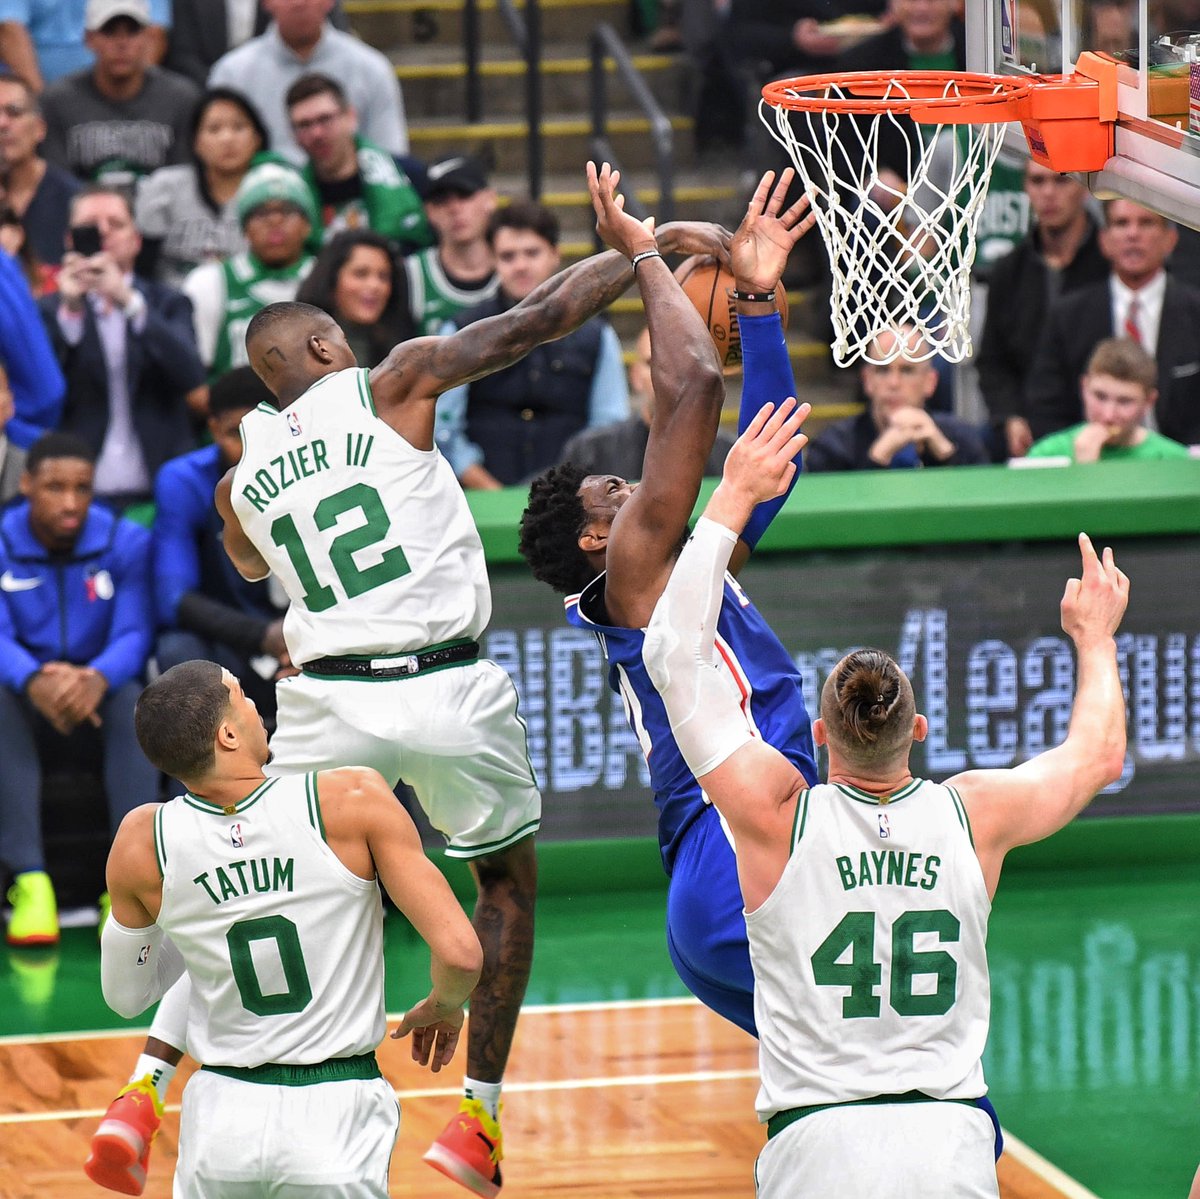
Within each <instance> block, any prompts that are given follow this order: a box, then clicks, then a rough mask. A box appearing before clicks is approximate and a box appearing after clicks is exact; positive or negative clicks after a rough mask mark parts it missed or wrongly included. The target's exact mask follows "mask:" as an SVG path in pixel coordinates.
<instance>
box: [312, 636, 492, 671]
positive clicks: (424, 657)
mask: <svg viewBox="0 0 1200 1199" xmlns="http://www.w3.org/2000/svg"><path fill="white" fill-rule="evenodd" d="M478 658H479V642H478V641H447V642H445V643H444V644H443V645H431V646H429V648H428V649H419V650H417V651H416V652H415V653H412V654H378V655H364V656H361V657H360V656H350V657H345V658H315V659H313V661H311V662H305V663H304V665H303V666H302V667H301V670H302V671H303V672H304V673H305V674H311V675H317V676H318V677H319V678H323V679H328V678H336V679H410V678H413V677H414V676H415V675H418V674H428V673H430V671H434V670H442V669H443V668H445V667H447V666H461V665H463V664H464V663H467V662H474V661H476V660H477V659H478Z"/></svg>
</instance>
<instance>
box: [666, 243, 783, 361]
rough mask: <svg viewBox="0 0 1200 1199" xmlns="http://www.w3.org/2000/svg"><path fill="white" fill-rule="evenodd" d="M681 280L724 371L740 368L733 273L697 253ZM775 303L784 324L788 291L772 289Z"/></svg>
mask: <svg viewBox="0 0 1200 1199" xmlns="http://www.w3.org/2000/svg"><path fill="white" fill-rule="evenodd" d="M680 284H681V285H682V287H683V290H684V293H685V294H686V296H687V298H688V299H689V300H691V302H692V305H693V307H695V309H696V311H697V312H698V313H700V315H701V317H703V318H704V323H705V324H706V325H707V326H708V333H709V336H710V337H711V338H712V339H713V345H715V346H716V347H717V357H718V358H719V359H720V360H721V368H722V370H724V372H725V373H726V374H727V375H736V374H738V373H739V372H740V371H741V369H742V339H741V336H740V335H739V333H738V323H737V301H736V300H734V298H733V274H732V272H730V271H728V270H726V269H725V268H724V267H723V266H721V264H720V263H718V262H717V261H715V260H714V259H712V258H703V257H699V258H696V259H694V260H689V261H688V262H685V263H684V264H683V267H682V268H681V271H680ZM775 306H776V307H777V308H778V309H779V315H780V316H781V317H782V318H783V327H784V328H785V329H786V328H787V322H788V306H787V295H786V294H785V292H784V290H783V287H782V286H779V287H777V288H776V289H775Z"/></svg>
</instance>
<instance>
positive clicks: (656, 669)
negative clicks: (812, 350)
mask: <svg viewBox="0 0 1200 1199" xmlns="http://www.w3.org/2000/svg"><path fill="white" fill-rule="evenodd" d="M808 411H809V408H808V405H807V404H805V405H802V406H801V407H800V408H796V406H795V401H794V400H788V401H786V402H785V403H784V404H783V405H781V406H780V407H779V408H778V409H776V408H774V407H773V406H772V405H767V406H766V407H765V408H764V409H763V410H762V411H761V412H760V413H759V415H758V416H757V417H756V418H755V419H754V421H752V422H751V424H750V427H749V428H748V429H747V430H746V432H745V433H743V434H742V436H741V437H739V438H738V440H737V443H736V444H735V445H734V447H733V449H732V450H731V451H730V453H729V457H728V458H727V459H726V462H725V470H724V473H723V475H722V479H721V482H720V484H718V486H717V489H716V491H714V492H713V495H712V498H711V499H710V500H709V502H708V505H707V507H706V508H705V512H704V516H703V517H702V518H701V519H700V521H699V522H698V523H697V525H696V530H695V532H694V533H693V534H692V537H691V539H690V540H689V541H688V543H687V545H686V546H685V547H684V550H683V552H682V554H680V556H679V560H678V561H677V562H676V564H675V569H674V570H673V571H672V572H671V577H670V579H669V580H668V582H667V585H666V587H665V588H664V590H663V593H662V597H661V598H660V599H659V601H658V604H657V605H656V606H655V609H654V614H653V616H652V617H651V620H650V623H649V626H648V627H647V629H646V640H645V647H644V650H643V656H644V658H645V662H646V669H647V670H648V671H649V673H650V677H651V678H652V680H653V681H654V684H655V686H656V687H657V688H658V690H659V693H660V694H661V695H662V698H663V702H664V704H665V705H666V709H667V717H668V719H669V720H670V722H671V731H672V733H673V735H674V737H675V741H676V743H677V744H678V746H679V749H680V752H681V753H682V754H683V757H684V760H685V761H686V762H687V764H688V768H689V769H690V770H691V771H692V773H693V774H695V776H696V778H697V779H698V780H699V782H700V784H701V786H702V787H703V788H704V791H705V794H707V795H708V797H709V798H710V799H711V800H712V802H713V803H714V804H715V805H716V807H717V808H718V810H719V811H720V812H721V814H722V816H724V817H725V819H726V820H727V821H728V822H729V826H730V828H731V830H732V831H733V838H734V844H735V847H736V850H737V855H738V877H739V879H740V880H741V883H742V891H743V896H744V898H745V901H746V906H747V907H748V908H751V909H753V908H755V907H757V906H758V905H759V904H760V903H761V902H762V901H763V900H764V899H765V898H766V897H767V895H769V894H770V893H771V891H772V890H773V889H774V887H775V884H776V882H778V880H779V876H780V874H781V873H782V871H783V868H784V866H785V865H786V864H787V858H788V849H789V838H788V830H789V828H790V825H791V820H792V813H793V808H794V803H793V801H794V798H795V796H796V794H797V792H798V791H799V790H800V789H801V788H802V787H803V786H804V779H803V777H802V776H801V774H800V772H799V771H798V770H797V769H796V768H795V767H794V766H793V765H792V764H791V762H789V761H788V760H787V758H785V757H784V756H783V754H781V753H780V752H779V751H778V750H776V749H774V748H772V747H771V746H770V745H767V744H766V742H764V741H762V740H760V739H758V738H755V737H754V736H753V735H752V734H751V732H750V729H749V727H748V726H747V723H746V719H745V716H744V714H743V713H742V710H741V697H740V696H739V695H737V694H736V693H735V692H734V690H733V687H732V684H731V683H730V681H729V679H728V678H727V677H726V676H725V675H723V674H722V673H721V672H720V671H719V670H718V668H717V666H716V663H715V661H714V657H713V654H714V649H713V643H714V640H715V634H716V626H717V617H718V614H719V612H720V608H721V598H722V594H723V591H724V575H725V569H726V567H727V565H728V562H729V556H730V554H731V553H732V551H733V548H734V546H735V544H736V543H737V539H738V535H739V534H740V533H741V530H742V528H743V526H744V525H745V523H746V521H747V520H748V519H749V518H750V516H751V514H752V513H753V511H754V509H755V507H756V506H757V505H758V504H759V503H761V502H763V501H765V500H769V499H771V498H773V497H774V496H776V495H779V494H781V493H782V492H784V491H786V489H787V487H788V484H789V483H790V482H791V480H792V478H793V476H794V474H795V470H796V466H795V463H794V461H793V459H794V458H795V456H796V454H798V453H799V452H800V450H801V449H802V448H803V445H804V442H805V437H804V434H802V433H801V432H800V431H799V430H800V424H801V422H802V421H803V420H804V418H805V417H806V416H807V415H808Z"/></svg>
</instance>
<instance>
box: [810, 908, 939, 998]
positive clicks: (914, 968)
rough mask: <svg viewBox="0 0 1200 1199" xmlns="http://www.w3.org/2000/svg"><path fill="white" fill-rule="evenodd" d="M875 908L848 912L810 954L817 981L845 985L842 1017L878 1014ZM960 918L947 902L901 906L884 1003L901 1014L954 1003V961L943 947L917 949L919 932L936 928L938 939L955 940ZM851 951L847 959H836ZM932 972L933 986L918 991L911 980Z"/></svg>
mask: <svg viewBox="0 0 1200 1199" xmlns="http://www.w3.org/2000/svg"><path fill="white" fill-rule="evenodd" d="M876 916H877V913H875V912H847V913H846V914H845V916H843V917H842V919H841V920H839V921H838V924H837V927H836V928H834V930H833V932H831V933H830V934H829V936H828V937H826V938H825V940H824V941H822V942H821V944H820V947H819V948H818V949H817V951H816V953H814V954H813V955H812V959H811V960H812V970H813V981H814V982H815V983H816V984H817V986H819V987H848V988H849V990H850V993H849V994H848V995H846V996H845V997H844V998H843V999H842V1018H843V1019H844V1020H855V1019H860V1018H862V1017H872V1016H878V1015H879V1014H880V1011H881V1010H882V1004H881V1001H880V998H879V996H878V995H877V994H876V988H877V987H879V986H880V985H881V983H882V982H883V967H882V966H881V965H880V964H879V962H877V961H876V960H875V921H876ZM959 927H960V925H959V920H958V917H957V916H955V915H954V913H953V912H948V911H946V909H945V908H936V909H934V910H932V911H924V910H920V909H918V910H916V911H907V912H902V913H901V914H900V915H899V916H897V917H896V920H895V922H894V923H893V925H892V969H891V977H890V978H889V980H888V1003H889V1005H890V1006H891V1008H892V1009H893V1011H895V1012H897V1013H898V1014H899V1015H901V1016H941V1015H944V1014H945V1013H946V1012H948V1011H949V1010H950V1008H952V1007H953V1006H954V1000H955V990H956V985H957V982H958V963H957V962H956V961H955V960H954V958H953V957H951V956H950V954H948V953H947V952H946V951H945V950H944V949H933V950H918V949H917V948H916V945H915V939H916V936H917V934H918V933H935V934H936V935H937V939H938V941H939V942H941V943H945V942H947V941H957V940H958V938H959ZM847 953H849V955H850V960H849V961H848V962H844V961H839V960H838V959H839V958H843V957H845V955H846V954H847ZM929 975H932V976H933V978H934V979H936V984H937V985H936V988H935V989H934V990H932V991H930V990H929V989H928V987H923V988H922V990H921V993H920V994H918V993H917V992H916V989H915V987H914V980H915V979H916V978H919V977H923V976H929Z"/></svg>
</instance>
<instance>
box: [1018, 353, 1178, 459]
mask: <svg viewBox="0 0 1200 1199" xmlns="http://www.w3.org/2000/svg"><path fill="white" fill-rule="evenodd" d="M1157 382H1158V367H1157V366H1156V365H1155V362H1154V359H1153V358H1152V357H1151V356H1150V355H1149V354H1148V353H1147V352H1146V351H1145V350H1144V349H1142V347H1141V346H1139V345H1138V344H1137V342H1135V341H1132V340H1131V339H1129V338H1126V337H1109V338H1106V339H1105V340H1104V341H1102V342H1100V343H1099V344H1098V345H1097V346H1096V348H1095V349H1094V350H1093V351H1092V356H1091V358H1089V359H1088V364H1087V370H1086V371H1085V372H1084V375H1083V378H1082V379H1081V380H1080V391H1081V393H1082V396H1083V415H1084V418H1085V419H1084V422H1083V424H1081V425H1074V426H1072V427H1071V428H1069V429H1062V430H1061V431H1059V432H1058V433H1051V434H1050V435H1049V436H1048V437H1043V438H1042V439H1041V441H1035V442H1034V443H1033V445H1032V446H1031V447H1030V449H1029V457H1030V458H1058V457H1063V458H1070V459H1071V461H1072V462H1078V463H1084V462H1127V461H1133V460H1139V461H1145V460H1148V459H1155V458H1186V457H1187V456H1188V451H1187V448H1186V447H1185V446H1182V445H1180V444H1179V442H1177V441H1172V440H1171V439H1170V438H1169V437H1164V436H1163V435H1162V434H1161V433H1156V432H1154V431H1153V430H1152V429H1149V428H1147V427H1146V418H1147V417H1148V416H1149V415H1150V412H1151V409H1152V408H1153V407H1154V401H1155V400H1156V399H1157V398H1158V390H1157V386H1156V385H1157Z"/></svg>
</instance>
